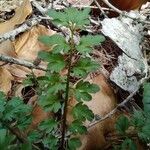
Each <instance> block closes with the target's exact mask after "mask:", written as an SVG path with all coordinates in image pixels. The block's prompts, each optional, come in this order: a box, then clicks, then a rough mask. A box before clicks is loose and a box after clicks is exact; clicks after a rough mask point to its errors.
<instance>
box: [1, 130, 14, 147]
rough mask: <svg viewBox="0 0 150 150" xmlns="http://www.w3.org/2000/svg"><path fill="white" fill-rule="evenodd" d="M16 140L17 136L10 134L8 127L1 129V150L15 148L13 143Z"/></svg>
mask: <svg viewBox="0 0 150 150" xmlns="http://www.w3.org/2000/svg"><path fill="white" fill-rule="evenodd" d="M14 140H15V136H13V135H11V134H9V132H8V131H7V130H6V129H0V149H1V150H13V149H14V150H15V149H16V147H15V148H12V147H14V145H13V143H12V142H13V141H14Z"/></svg>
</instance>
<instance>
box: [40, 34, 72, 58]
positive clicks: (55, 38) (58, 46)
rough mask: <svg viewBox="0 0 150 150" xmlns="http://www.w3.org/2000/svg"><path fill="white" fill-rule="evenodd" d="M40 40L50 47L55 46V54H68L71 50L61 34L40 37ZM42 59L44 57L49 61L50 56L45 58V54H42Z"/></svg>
mask: <svg viewBox="0 0 150 150" xmlns="http://www.w3.org/2000/svg"><path fill="white" fill-rule="evenodd" d="M39 40H40V41H41V42H42V43H44V44H45V45H47V46H49V47H52V46H53V50H52V52H53V53H57V54H58V53H60V52H63V53H67V52H68V51H69V50H70V46H69V44H68V43H67V42H66V39H65V37H63V36H62V35H59V34H54V35H52V36H40V37H39ZM40 55H41V54H40ZM41 57H44V59H48V56H44V54H42V56H41Z"/></svg>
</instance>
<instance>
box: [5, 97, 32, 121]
mask: <svg viewBox="0 0 150 150" xmlns="http://www.w3.org/2000/svg"><path fill="white" fill-rule="evenodd" d="M29 112H31V106H29V105H27V104H24V103H23V100H22V99H20V98H18V97H13V98H12V99H11V100H9V101H8V102H7V104H6V107H5V111H4V112H3V115H4V116H3V117H4V118H3V119H4V120H9V121H11V120H13V119H19V118H20V117H22V114H24V115H25V114H27V113H29Z"/></svg>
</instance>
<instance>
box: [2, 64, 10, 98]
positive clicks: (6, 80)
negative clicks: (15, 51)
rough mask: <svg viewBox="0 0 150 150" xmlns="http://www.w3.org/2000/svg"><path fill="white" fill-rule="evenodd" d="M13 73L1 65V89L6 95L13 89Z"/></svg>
mask: <svg viewBox="0 0 150 150" xmlns="http://www.w3.org/2000/svg"><path fill="white" fill-rule="evenodd" d="M12 80H13V77H12V75H11V74H10V72H9V71H8V70H7V69H6V68H5V67H3V68H2V67H0V91H3V92H4V93H5V94H6V95H7V94H8V92H9V91H10V90H11V81H12Z"/></svg>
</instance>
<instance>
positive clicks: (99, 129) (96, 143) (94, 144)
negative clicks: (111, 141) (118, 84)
mask: <svg viewBox="0 0 150 150" xmlns="http://www.w3.org/2000/svg"><path fill="white" fill-rule="evenodd" d="M87 80H88V79H87ZM88 81H90V82H91V83H94V84H97V85H99V86H100V91H99V92H97V93H96V94H93V95H92V96H93V99H92V101H89V102H85V104H86V105H87V106H88V107H89V108H90V109H91V110H92V111H93V113H94V114H97V115H99V116H100V117H103V116H104V115H106V114H107V113H109V112H110V111H111V110H112V109H114V107H115V106H116V102H117V101H116V98H115V95H114V93H113V90H112V89H111V87H110V85H109V84H108V83H107V81H106V79H105V78H104V76H103V75H102V74H100V75H98V76H97V77H95V78H93V79H90V80H88ZM75 104H76V100H74V99H72V100H71V101H70V104H69V107H68V109H69V111H68V116H67V120H68V123H71V122H72V116H70V114H71V110H72V108H73V107H74V106H75ZM115 119H116V117H112V118H109V119H106V120H104V121H102V122H101V123H99V124H97V125H95V126H93V127H91V128H90V129H89V131H88V133H87V134H86V135H83V136H81V137H80V139H81V142H82V146H81V148H80V150H92V149H101V148H103V147H104V146H105V145H106V140H105V135H106V134H107V133H108V132H112V131H113V130H114V123H115ZM85 125H86V126H87V125H89V122H86V123H85Z"/></svg>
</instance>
